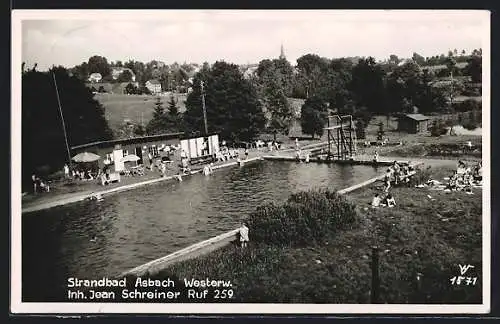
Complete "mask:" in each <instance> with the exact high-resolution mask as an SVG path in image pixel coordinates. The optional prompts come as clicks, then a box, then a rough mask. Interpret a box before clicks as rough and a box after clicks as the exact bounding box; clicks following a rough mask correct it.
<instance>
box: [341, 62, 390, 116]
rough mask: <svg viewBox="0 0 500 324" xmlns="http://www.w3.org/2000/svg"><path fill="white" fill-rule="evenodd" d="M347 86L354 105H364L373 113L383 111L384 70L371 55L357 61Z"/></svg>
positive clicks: (384, 107)
mask: <svg viewBox="0 0 500 324" xmlns="http://www.w3.org/2000/svg"><path fill="white" fill-rule="evenodd" d="M348 86H349V90H350V91H351V93H352V96H353V99H354V103H355V105H356V106H358V107H366V108H368V110H370V111H371V112H373V113H385V109H386V105H385V86H384V72H383V71H382V69H381V67H380V66H379V65H377V64H376V62H375V59H374V58H373V57H368V58H366V59H361V60H360V61H359V63H358V64H357V65H356V66H355V67H354V68H353V70H352V80H351V82H350V83H349V85H348Z"/></svg>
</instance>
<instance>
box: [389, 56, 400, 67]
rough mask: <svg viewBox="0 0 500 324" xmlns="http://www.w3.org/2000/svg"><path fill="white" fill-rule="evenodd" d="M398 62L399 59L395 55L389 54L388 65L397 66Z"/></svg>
mask: <svg viewBox="0 0 500 324" xmlns="http://www.w3.org/2000/svg"><path fill="white" fill-rule="evenodd" d="M399 62H401V59H400V58H399V57H398V56H397V55H394V54H391V55H390V56H389V64H393V65H398V64H399Z"/></svg>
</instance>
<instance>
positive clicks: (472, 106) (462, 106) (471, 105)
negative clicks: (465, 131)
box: [453, 99, 481, 112]
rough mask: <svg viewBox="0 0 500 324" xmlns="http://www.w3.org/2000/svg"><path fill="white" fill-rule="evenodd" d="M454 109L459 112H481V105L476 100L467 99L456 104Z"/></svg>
mask: <svg viewBox="0 0 500 324" xmlns="http://www.w3.org/2000/svg"><path fill="white" fill-rule="evenodd" d="M453 108H454V109H455V111H457V112H466V111H475V110H481V103H480V102H478V101H476V100H472V99H467V100H465V101H464V102H460V103H456V104H454V105H453Z"/></svg>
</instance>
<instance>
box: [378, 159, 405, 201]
mask: <svg viewBox="0 0 500 324" xmlns="http://www.w3.org/2000/svg"><path fill="white" fill-rule="evenodd" d="M413 174H415V170H414V167H413V166H412V165H411V164H410V163H407V164H405V163H398V162H397V161H394V162H393V164H392V165H391V166H389V168H388V169H387V172H386V174H385V176H384V189H383V192H382V193H381V194H379V193H376V194H375V196H374V197H373V199H372V203H371V206H372V207H373V208H377V207H380V206H387V207H394V206H396V200H395V199H394V196H393V195H392V194H391V193H390V192H389V189H390V188H391V183H394V185H398V184H401V183H405V184H407V183H409V182H410V177H411V176H412V175H413Z"/></svg>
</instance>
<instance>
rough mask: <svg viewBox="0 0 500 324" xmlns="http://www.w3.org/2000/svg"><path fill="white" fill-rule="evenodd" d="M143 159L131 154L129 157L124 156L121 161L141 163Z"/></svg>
mask: <svg viewBox="0 0 500 324" xmlns="http://www.w3.org/2000/svg"><path fill="white" fill-rule="evenodd" d="M140 159H141V158H140V157H138V156H137V155H135V154H129V155H126V156H124V157H123V158H122V159H121V162H137V161H139V160H140Z"/></svg>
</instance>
